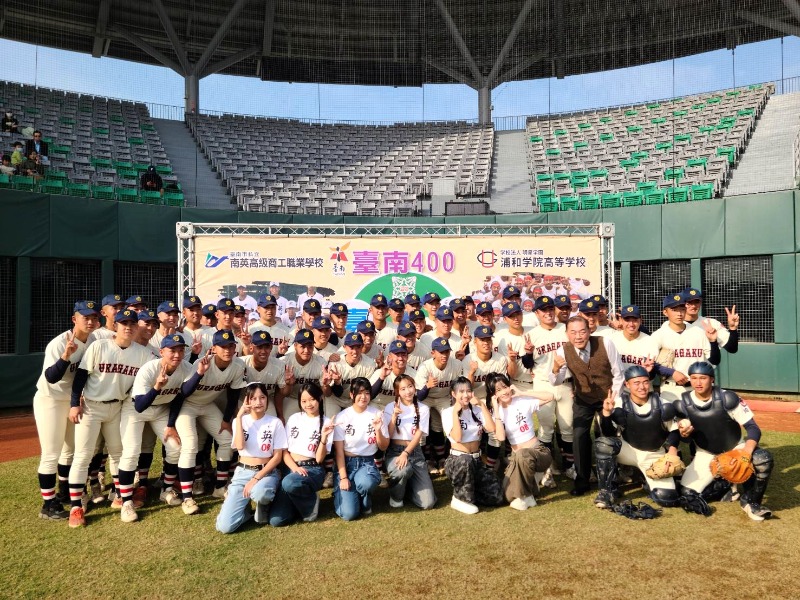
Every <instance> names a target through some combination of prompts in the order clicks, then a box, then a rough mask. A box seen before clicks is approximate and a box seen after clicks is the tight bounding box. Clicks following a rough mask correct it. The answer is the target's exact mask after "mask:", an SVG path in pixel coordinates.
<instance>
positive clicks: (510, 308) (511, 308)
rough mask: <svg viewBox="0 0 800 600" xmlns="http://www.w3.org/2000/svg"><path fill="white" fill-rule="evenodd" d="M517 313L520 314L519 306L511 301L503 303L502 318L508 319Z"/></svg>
mask: <svg viewBox="0 0 800 600" xmlns="http://www.w3.org/2000/svg"><path fill="white" fill-rule="evenodd" d="M518 312H522V309H521V308H520V307H519V304H518V303H516V302H514V301H511V302H504V303H503V316H504V317H510V316H511V315H514V314H516V313H518Z"/></svg>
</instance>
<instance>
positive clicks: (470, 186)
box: [190, 115, 494, 215]
mask: <svg viewBox="0 0 800 600" xmlns="http://www.w3.org/2000/svg"><path fill="white" fill-rule="evenodd" d="M190 127H191V129H192V133H193V135H194V136H195V139H196V140H197V142H198V144H199V145H200V147H201V148H202V150H203V152H205V154H206V156H208V158H209V159H210V160H211V161H212V164H213V166H214V168H215V169H216V170H217V171H218V172H219V173H220V174H221V176H222V178H223V180H224V181H225V183H226V185H227V186H228V189H229V190H230V191H231V194H232V195H233V196H235V197H237V199H238V202H239V205H240V206H241V207H242V208H243V209H245V210H261V211H266V212H287V213H303V214H346V215H348V214H349V215H354V214H358V215H412V214H415V211H416V209H417V199H418V198H419V197H420V196H428V195H430V193H431V190H432V185H433V183H432V182H433V180H435V179H438V178H448V179H450V178H451V179H453V180H454V181H455V190H454V191H455V193H456V195H458V196H484V195H486V194H487V192H488V186H489V175H490V169H491V161H492V152H493V143H494V128H493V127H492V126H484V127H482V126H478V125H473V124H467V123H456V122H449V123H424V124H421V123H420V124H417V123H403V124H397V125H390V126H367V125H349V124H346V125H345V124H324V125H323V124H309V123H304V122H300V121H294V120H282V119H263V118H250V117H241V116H233V115H226V116H222V117H211V116H201V117H199V118H198V120H197V121H196V122H193V123H191V125H190Z"/></svg>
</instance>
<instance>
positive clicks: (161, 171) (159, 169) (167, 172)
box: [156, 165, 172, 175]
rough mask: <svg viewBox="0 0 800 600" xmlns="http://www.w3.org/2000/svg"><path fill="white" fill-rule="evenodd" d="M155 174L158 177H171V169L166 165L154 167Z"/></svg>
mask: <svg viewBox="0 0 800 600" xmlns="http://www.w3.org/2000/svg"><path fill="white" fill-rule="evenodd" d="M156 173H158V174H159V175H172V167H168V166H166V165H156Z"/></svg>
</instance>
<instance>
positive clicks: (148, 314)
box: [136, 310, 158, 323]
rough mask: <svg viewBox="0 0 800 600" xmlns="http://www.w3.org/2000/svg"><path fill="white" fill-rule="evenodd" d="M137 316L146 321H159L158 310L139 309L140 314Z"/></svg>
mask: <svg viewBox="0 0 800 600" xmlns="http://www.w3.org/2000/svg"><path fill="white" fill-rule="evenodd" d="M136 317H137V318H138V319H139V320H140V321H145V322H147V321H155V322H156V323H158V316H157V315H156V311H154V310H142V311H139V314H138V315H136Z"/></svg>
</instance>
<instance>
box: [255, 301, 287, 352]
mask: <svg viewBox="0 0 800 600" xmlns="http://www.w3.org/2000/svg"><path fill="white" fill-rule="evenodd" d="M277 309H278V300H277V298H275V296H270V295H268V294H265V295H262V296H261V297H259V299H258V309H257V310H258V314H259V317H260V319H259V321H258V322H257V323H254V324H252V325H251V326H250V335H252V334H254V333H256V332H257V331H266V332H267V333H268V334H269V335H270V337H271V338H272V340H273V343H276V344H277V345H278V347H279V352H280V346H281V345H282V344H285V345H286V347H287V349H288V345H289V342H290V341H291V339H292V330H291V328H289V327H287V326H286V325H284V324H283V323H282V322H281V321H280V320H279V319H278V318H277V316H276V315H277ZM284 353H285V350H284Z"/></svg>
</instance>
